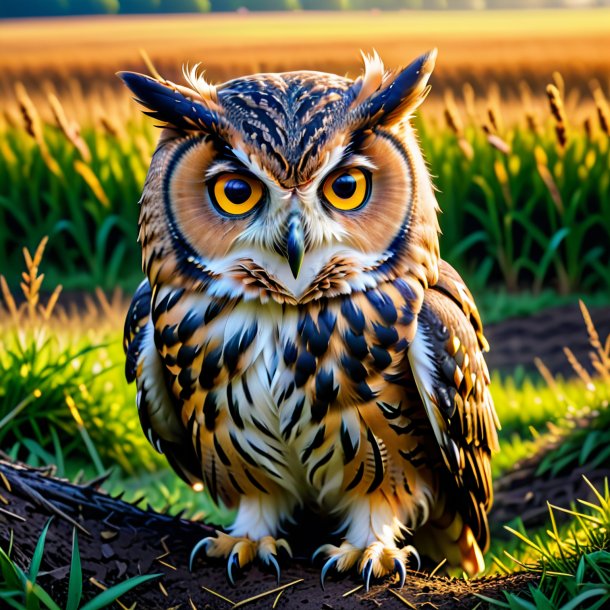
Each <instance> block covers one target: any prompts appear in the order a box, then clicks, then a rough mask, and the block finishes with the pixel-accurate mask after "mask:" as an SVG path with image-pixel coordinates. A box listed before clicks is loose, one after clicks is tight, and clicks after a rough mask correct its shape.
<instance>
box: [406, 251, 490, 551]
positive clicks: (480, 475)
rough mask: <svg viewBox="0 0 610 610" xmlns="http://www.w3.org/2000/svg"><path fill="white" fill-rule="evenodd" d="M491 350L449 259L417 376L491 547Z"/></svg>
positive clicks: (472, 521)
mask: <svg viewBox="0 0 610 610" xmlns="http://www.w3.org/2000/svg"><path fill="white" fill-rule="evenodd" d="M487 349H488V345H487V342H486V340H485V338H484V336H483V330H482V325H481V319H480V317H479V314H478V312H477V309H476V306H475V304H474V300H473V298H472V295H471V294H470V292H469V290H468V289H467V288H466V286H465V285H464V283H463V282H462V279H461V278H460V276H459V275H458V274H457V272H456V271H455V270H454V269H453V268H452V267H451V266H450V265H448V264H447V263H446V262H444V261H441V265H440V279H439V281H438V283H437V284H436V285H435V286H434V287H432V288H430V289H428V290H426V292H425V297H424V304H423V307H422V310H421V312H420V314H419V317H418V329H417V333H416V336H415V339H414V340H413V342H412V343H411V345H410V347H409V361H410V364H411V368H412V370H413V376H414V377H415V381H416V383H417V387H418V390H419V393H420V396H421V398H422V401H423V403H424V407H425V409H426V413H427V415H428V418H429V419H430V422H431V424H432V428H433V430H434V435H435V437H436V440H437V442H438V444H439V446H440V448H441V452H442V455H443V458H444V461H445V464H446V465H447V468H448V469H449V471H450V473H451V475H452V478H453V480H454V481H455V484H456V485H457V488H458V492H459V493H458V495H457V497H455V498H453V501H454V502H455V503H456V504H458V503H459V504H461V505H462V506H464V508H463V509H461V510H463V511H464V512H465V513H466V514H464V517H466V518H467V519H468V521H469V525H470V527H471V528H472V530H473V532H474V534H475V536H476V538H477V540H479V541H480V542H482V545H481V546H485V545H486V538H487V519H486V516H485V513H486V511H487V510H488V508H489V507H490V505H491V501H492V485H491V467H490V457H491V454H492V453H493V452H495V451H496V450H497V449H498V436H497V429H498V428H499V422H498V418H497V416H496V412H495V408H494V405H493V401H492V398H491V394H490V392H489V373H488V370H487V365H486V364H485V360H484V358H483V351H486V350H487Z"/></svg>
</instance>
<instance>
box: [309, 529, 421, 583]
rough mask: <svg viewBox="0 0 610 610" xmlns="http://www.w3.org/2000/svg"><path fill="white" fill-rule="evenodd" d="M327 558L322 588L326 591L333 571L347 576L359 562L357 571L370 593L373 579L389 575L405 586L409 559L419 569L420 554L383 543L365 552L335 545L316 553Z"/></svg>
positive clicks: (348, 546) (324, 546)
mask: <svg viewBox="0 0 610 610" xmlns="http://www.w3.org/2000/svg"><path fill="white" fill-rule="evenodd" d="M318 554H324V555H326V556H328V559H327V560H326V563H325V564H324V566H323V567H322V572H321V573H320V584H321V585H322V589H324V580H325V579H326V575H327V574H328V572H329V571H330V570H331V569H334V570H335V571H336V572H346V571H348V570H349V569H351V568H352V567H353V566H354V565H355V564H356V562H358V571H359V572H360V574H361V575H362V580H364V584H365V586H366V590H367V591H368V590H369V587H370V583H371V576H374V577H375V578H381V577H382V576H386V575H387V574H392V573H395V574H397V575H398V577H399V588H402V586H403V585H404V584H405V578H406V574H407V572H406V570H407V568H406V566H407V562H408V559H409V557H410V556H411V555H412V556H413V557H415V559H416V560H417V563H418V565H419V554H418V553H417V551H416V550H415V548H414V547H412V546H405V547H402V548H401V549H399V548H397V547H395V546H386V545H385V544H384V543H383V542H381V541H380V540H377V541H375V542H373V543H372V544H370V545H369V546H368V547H366V548H365V549H360V548H358V547H356V546H354V545H353V544H350V543H349V542H347V541H345V542H343V543H342V544H341V546H334V545H332V544H324V545H322V546H321V547H320V548H319V549H318V550H317V551H316V552H315V553H314V556H313V558H314V559H315V557H316V556H317V555H318Z"/></svg>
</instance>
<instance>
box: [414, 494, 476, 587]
mask: <svg viewBox="0 0 610 610" xmlns="http://www.w3.org/2000/svg"><path fill="white" fill-rule="evenodd" d="M413 543H414V546H415V548H416V549H417V550H418V551H419V552H420V554H422V555H426V556H427V557H429V558H430V559H432V560H433V561H435V562H437V563H440V562H441V561H443V559H446V560H447V563H448V564H449V565H450V566H451V567H461V568H462V569H463V570H464V571H465V572H466V573H467V574H468V575H469V576H475V575H476V574H479V573H480V572H482V571H483V570H484V569H485V561H484V560H483V552H482V551H481V547H480V546H479V543H478V542H477V539H476V537H475V535H474V533H473V531H472V529H471V527H470V526H469V525H468V524H467V523H465V522H464V519H463V518H462V515H460V513H458V512H457V511H454V510H451V509H450V507H448V506H447V507H445V510H444V512H443V514H442V515H441V516H440V517H439V518H436V519H433V520H430V521H429V522H428V523H426V524H425V525H424V526H422V527H421V528H420V529H419V530H417V532H416V533H415V535H414V538H413Z"/></svg>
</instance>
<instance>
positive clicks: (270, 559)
mask: <svg viewBox="0 0 610 610" xmlns="http://www.w3.org/2000/svg"><path fill="white" fill-rule="evenodd" d="M269 564H271V565H272V566H273V567H274V568H275V573H276V575H277V584H278V587H279V586H280V578H281V570H280V564H279V563H278V562H277V559H276V558H275V555H269V557H267V565H269Z"/></svg>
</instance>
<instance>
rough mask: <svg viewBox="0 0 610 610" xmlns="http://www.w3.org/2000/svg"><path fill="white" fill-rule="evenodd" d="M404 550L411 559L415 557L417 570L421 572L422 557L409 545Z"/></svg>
mask: <svg viewBox="0 0 610 610" xmlns="http://www.w3.org/2000/svg"><path fill="white" fill-rule="evenodd" d="M402 550H403V553H408V555H409V557H415V560H416V561H417V570H419V569H420V568H421V557H420V556H419V553H418V552H417V549H416V548H415V547H414V546H411V545H410V544H409V545H408V546H405V547H404V548H403V549H402Z"/></svg>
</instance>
